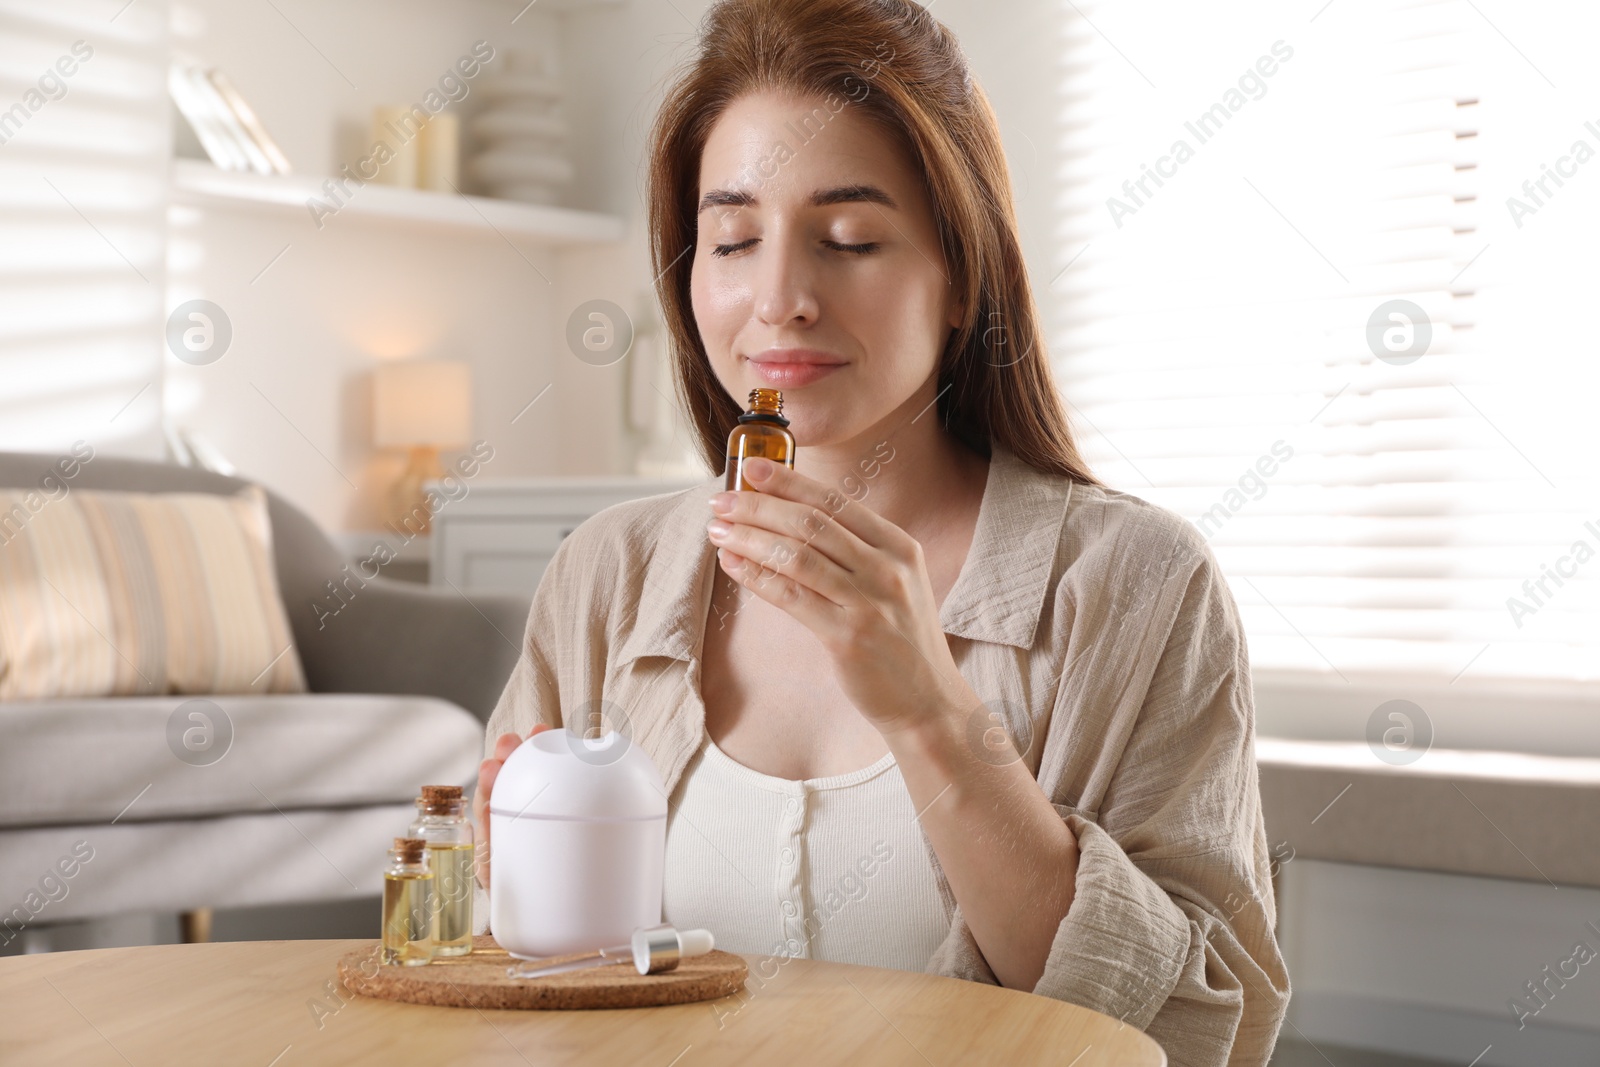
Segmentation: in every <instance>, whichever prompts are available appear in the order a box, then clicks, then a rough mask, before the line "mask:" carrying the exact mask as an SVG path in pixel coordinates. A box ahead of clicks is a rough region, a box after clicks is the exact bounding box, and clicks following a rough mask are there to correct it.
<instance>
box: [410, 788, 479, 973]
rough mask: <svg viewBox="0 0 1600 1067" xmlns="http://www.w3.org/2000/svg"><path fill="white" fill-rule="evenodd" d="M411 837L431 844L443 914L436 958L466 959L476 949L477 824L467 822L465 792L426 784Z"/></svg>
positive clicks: (437, 905) (435, 899)
mask: <svg viewBox="0 0 1600 1067" xmlns="http://www.w3.org/2000/svg"><path fill="white" fill-rule="evenodd" d="M410 836H412V837H415V838H421V839H422V840H424V841H426V842H427V843H428V856H429V859H428V865H429V869H430V870H432V872H433V906H434V908H435V910H436V911H437V912H438V913H439V915H438V928H437V930H436V931H435V934H436V935H437V940H436V943H435V946H434V955H436V956H465V955H467V954H468V953H470V952H471V951H472V895H473V889H474V888H475V887H476V885H477V880H476V878H475V877H474V870H473V867H474V864H473V852H474V850H473V832H472V820H470V819H468V818H467V814H466V798H465V796H464V795H463V790H462V788H461V787H460V786H458V785H425V786H423V787H422V793H421V795H420V796H418V797H417V817H416V819H415V820H414V821H413V822H412V823H411V832H410Z"/></svg>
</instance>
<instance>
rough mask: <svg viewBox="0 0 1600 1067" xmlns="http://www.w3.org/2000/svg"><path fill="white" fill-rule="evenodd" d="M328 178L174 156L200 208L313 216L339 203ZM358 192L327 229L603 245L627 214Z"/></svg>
mask: <svg viewBox="0 0 1600 1067" xmlns="http://www.w3.org/2000/svg"><path fill="white" fill-rule="evenodd" d="M325 181H327V179H326V178H311V177H306V176H303V175H298V174H288V175H284V174H252V173H244V172H239V171H226V170H219V169H217V168H216V167H215V166H213V165H212V164H210V163H206V162H202V161H200V160H194V159H175V160H173V161H172V200H173V202H174V203H179V204H189V205H194V206H198V207H244V208H251V207H253V208H261V209H267V210H273V211H280V212H294V213H298V215H299V217H300V218H301V219H303V220H305V221H306V222H307V223H311V222H313V216H312V212H311V209H310V208H309V207H308V206H307V204H308V203H309V202H310V201H312V200H317V201H320V202H321V203H323V204H326V205H329V206H333V201H332V200H331V199H330V197H329V195H328V192H327V191H326V190H325V189H324V188H323V183H324V182H325ZM350 188H351V192H352V195H350V196H348V197H346V198H345V202H344V205H343V206H342V207H340V208H339V209H338V210H337V212H336V213H334V214H324V215H322V216H321V222H322V225H323V226H324V227H327V226H335V225H338V224H339V223H340V222H343V221H345V220H346V219H382V220H385V221H389V222H398V223H401V224H404V225H414V226H442V227H447V228H451V229H458V230H478V231H482V232H484V233H493V232H498V233H501V234H504V235H506V236H515V237H527V238H534V239H536V240H538V241H541V242H543V243H544V244H547V245H551V246H557V247H559V246H564V245H585V244H603V243H606V242H610V241H618V240H621V239H622V234H623V224H622V220H621V219H620V218H618V217H616V216H615V215H602V214H599V213H597V212H593V211H575V210H573V209H571V208H564V207H546V206H545V205H542V204H523V203H519V202H517V201H514V200H494V199H491V198H488V197H482V196H456V195H453V194H449V193H435V192H431V191H428V190H425V189H401V188H397V187H395V186H389V185H377V184H375V183H372V182H368V183H367V184H366V185H362V186H359V187H357V186H355V185H354V184H351V185H350Z"/></svg>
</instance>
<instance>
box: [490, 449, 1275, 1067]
mask: <svg viewBox="0 0 1600 1067" xmlns="http://www.w3.org/2000/svg"><path fill="white" fill-rule="evenodd" d="M720 488H721V479H720V477H715V478H709V479H707V480H706V481H705V483H703V485H702V486H701V487H698V488H694V489H688V490H683V491H680V492H676V493H667V494H662V495H658V496H653V497H648V498H645V499H642V500H635V501H629V502H627V503H623V504H619V505H616V506H614V507H611V508H607V509H606V510H605V511H603V512H601V513H600V514H598V515H595V516H594V517H593V518H591V519H589V520H588V521H586V522H584V523H583V524H582V525H581V526H579V527H578V528H577V529H576V530H574V531H573V532H572V533H571V534H570V535H569V536H568V537H567V538H566V539H565V540H564V541H563V542H562V543H561V546H560V548H559V549H558V550H557V552H556V553H555V556H554V558H553V559H552V560H551V563H550V566H549V568H548V570H547V571H546V572H545V575H544V578H543V580H542V581H541V583H540V585H539V588H538V590H537V592H536V594H535V596H534V599H533V608H532V611H531V612H530V614H529V619H528V627H527V631H526V634H525V635H524V638H523V651H524V655H523V656H522V657H521V659H520V660H519V661H518V663H517V666H516V668H515V671H514V673H513V675H512V677H511V680H510V682H509V683H508V684H507V686H506V689H505V692H504V693H503V694H502V696H501V698H500V701H499V704H498V705H497V706H496V708H495V710H494V713H493V714H492V716H491V717H490V719H489V725H488V731H487V736H486V738H485V755H486V757H487V755H488V754H490V753H492V751H493V746H494V740H495V738H497V737H498V736H499V735H501V734H503V733H516V734H520V735H526V734H527V733H528V731H529V730H531V729H532V728H533V726H534V725H535V724H536V723H539V722H545V723H549V724H550V725H552V726H557V727H559V726H562V725H563V724H564V721H565V719H566V718H568V717H570V718H571V719H572V720H573V721H574V727H573V728H574V729H575V730H578V731H580V732H581V731H582V730H583V729H584V725H585V723H591V722H593V721H595V720H594V719H593V715H594V714H595V713H596V712H600V713H602V716H603V719H604V721H605V723H606V725H607V726H608V727H610V728H616V729H620V730H621V731H622V732H623V733H624V734H626V735H627V736H628V737H630V738H631V739H632V740H633V741H634V742H635V743H637V744H639V745H641V746H643V748H644V749H645V751H646V752H647V753H648V754H649V755H650V756H651V758H652V759H653V760H654V761H655V764H656V766H657V768H658V769H659V770H660V772H661V777H662V780H663V782H664V784H665V786H666V789H667V792H668V794H669V795H670V794H671V793H672V790H673V788H674V786H675V785H676V783H677V781H678V778H679V776H680V774H681V773H682V772H683V769H684V766H685V764H686V763H687V762H688V760H689V758H690V757H691V756H692V755H693V753H694V752H695V750H696V748H697V746H698V745H699V743H700V740H701V737H702V736H703V731H704V728H705V727H704V724H705V705H704V704H703V703H702V700H701V696H700V692H701V676H702V675H701V665H700V659H699V656H700V650H701V648H702V647H703V645H702V640H701V638H702V635H703V633H704V629H705V626H706V624H707V616H708V614H709V610H710V602H711V601H710V597H711V591H712V582H713V579H714V578H715V576H716V573H717V570H716V562H715V549H714V547H713V546H712V545H711V543H710V542H709V541H708V540H707V538H706V533H705V524H706V522H707V520H708V519H709V518H710V509H709V508H708V506H707V501H708V499H709V498H710V496H711V495H712V494H713V493H714V492H716V491H717V490H719V489H720ZM939 621H940V623H941V625H942V626H943V628H944V631H945V633H946V635H947V636H948V640H949V643H950V650H951V653H952V655H953V656H954V658H955V662H956V664H957V666H958V667H959V668H960V670H961V673H962V676H963V677H964V678H965V679H966V680H967V683H968V684H969V685H971V686H972V688H973V690H974V691H975V692H976V693H977V694H978V695H979V696H980V697H981V698H982V699H983V700H984V701H985V702H986V705H987V708H988V710H989V711H990V712H993V713H996V714H998V715H1000V716H1001V717H1002V718H1003V719H1004V721H1005V725H1006V731H1007V733H1008V734H1009V735H1010V736H1011V738H1012V739H1013V741H1014V743H1015V745H1016V747H1017V749H1018V751H1021V752H1024V755H1023V759H1024V761H1025V762H1026V764H1027V766H1028V769H1029V770H1030V771H1031V772H1032V773H1033V776H1034V778H1035V779H1036V780H1037V781H1038V783H1039V788H1040V789H1041V790H1042V791H1043V792H1044V794H1045V796H1046V797H1047V798H1048V799H1049V801H1050V803H1051V804H1052V805H1053V806H1054V807H1055V809H1056V811H1057V812H1058V813H1059V814H1060V815H1061V817H1062V819H1064V820H1065V821H1066V824H1067V825H1068V826H1069V827H1070V828H1071V829H1072V832H1073V833H1074V834H1075V835H1076V837H1077V840H1078V847H1079V850H1080V860H1079V866H1078V874H1077V883H1076V886H1075V895H1074V897H1073V900H1072V904H1071V907H1070V908H1069V909H1068V911H1067V914H1066V917H1065V918H1063V919H1062V920H1061V923H1060V925H1059V927H1058V928H1057V930H1056V933H1055V937H1054V939H1053V940H1052V942H1051V945H1050V950H1049V956H1048V959H1047V962H1046V964H1045V969H1044V974H1043V975H1042V977H1040V979H1039V982H1038V984H1037V985H1036V986H1034V988H1033V992H1034V993H1036V994H1040V995H1042V996H1048V997H1055V998H1057V999H1060V1000H1064V1001H1070V1002H1072V1003H1074V1004H1081V1005H1083V1006H1085V1007H1088V1008H1092V1009H1094V1010H1096V1011H1099V1012H1103V1013H1105V1014H1107V1015H1110V1016H1113V1017H1115V1018H1118V1019H1121V1020H1123V1021H1125V1022H1126V1023H1128V1024H1129V1025H1131V1026H1135V1027H1138V1028H1139V1029H1141V1030H1143V1031H1144V1032H1145V1033H1147V1034H1149V1035H1150V1036H1151V1037H1152V1038H1154V1039H1155V1040H1156V1041H1157V1042H1159V1043H1160V1044H1161V1046H1162V1047H1163V1048H1164V1049H1165V1050H1166V1052H1167V1056H1168V1058H1169V1061H1170V1063H1171V1064H1173V1065H1174V1067H1222V1065H1225V1064H1226V1065H1235V1067H1245V1065H1251V1067H1259V1065H1263V1064H1265V1063H1266V1062H1267V1061H1268V1058H1269V1057H1270V1055H1271V1052H1272V1048H1273V1044H1274V1042H1275V1041H1276V1038H1277V1034H1278V1029H1279V1027H1280V1026H1281V1025H1282V1023H1283V1018H1284V1012H1285V1010H1286V1008H1287V1006H1288V1001H1289V976H1288V973H1287V971H1286V970H1285V967H1284V962H1283V957H1282V956H1281V955H1280V953H1279V950H1278V944H1277V941H1276V939H1275V937H1274V935H1273V926H1274V918H1275V910H1276V909H1275V905H1274V901H1273V897H1272V883H1271V878H1270V857H1269V855H1268V849H1267V840H1266V833H1265V829H1264V827H1263V823H1262V818H1261V808H1260V794H1259V790H1258V786H1257V774H1256V765H1255V751H1254V726H1255V708H1254V704H1253V702H1252V696H1251V687H1250V668H1249V659H1248V655H1247V650H1246V647H1245V639H1244V634H1243V632H1242V630H1241V628H1240V624H1239V616H1238V610H1237V607H1236V605H1235V603H1234V600H1233V597H1232V594H1231V593H1230V592H1229V590H1228V586H1227V583H1226V581H1225V579H1224V578H1223V576H1222V574H1221V572H1220V570H1219V569H1218V566H1217V563H1216V560H1215V558H1214V557H1213V555H1212V554H1211V551H1210V549H1209V548H1208V547H1207V545H1206V543H1205V540H1204V538H1202V537H1201V535H1200V533H1199V532H1198V531H1197V530H1196V529H1195V528H1194V526H1193V525H1192V524H1191V523H1189V522H1187V521H1185V520H1184V519H1182V518H1181V517H1179V516H1177V515H1175V514H1174V513H1172V512H1170V511H1167V510H1165V509H1163V508H1160V507H1157V506H1156V505H1154V504H1150V503H1148V502H1146V501H1144V500H1141V499H1139V498H1137V497H1134V496H1129V495H1127V494H1125V493H1120V492H1115V491H1112V490H1108V489H1102V488H1098V487H1094V486H1086V485H1081V484H1075V483H1073V482H1071V481H1069V480H1068V479H1065V478H1062V477H1060V476H1057V475H1052V474H1046V473H1042V472H1040V471H1037V470H1035V469H1034V468H1032V467H1029V466H1028V465H1026V464H1025V463H1023V462H1022V461H1021V460H1019V459H1018V458H1017V457H1016V456H1015V455H1013V454H1012V453H1011V452H1009V451H1007V450H1006V449H1004V448H1003V447H1000V446H996V447H995V448H994V450H993V455H992V457H991V463H990V468H989V476H988V481H987V484H986V486H985V488H984V494H983V500H982V504H981V506H980V508H979V512H978V521H977V526H976V529H975V531H974V535H973V540H972V545H971V548H970V550H969V553H968V557H967V560H966V563H965V565H964V566H963V567H962V569H961V572H960V575H959V576H958V578H957V580H956V583H955V585H954V586H953V587H952V588H951V590H950V592H949V594H948V595H947V596H946V598H945V600H944V603H943V604H942V605H941V607H940V612H939ZM601 701H604V703H600V702H601ZM974 722H975V723H976V724H977V726H976V728H975V733H976V735H977V736H980V737H981V735H982V727H983V726H984V725H988V723H987V722H986V721H984V720H983V719H981V718H979V717H975V719H974ZM922 837H923V844H924V847H926V848H927V849H928V852H929V856H930V858H931V860H932V864H933V867H934V870H935V871H936V872H937V875H938V884H939V891H940V893H941V895H942V896H943V897H944V899H945V901H946V903H947V905H950V906H952V907H953V908H954V911H953V923H952V926H951V930H950V933H949V935H948V936H947V937H946V938H945V940H944V941H943V943H942V944H941V945H940V946H939V948H938V950H937V951H936V952H935V953H934V954H933V957H932V959H931V960H930V961H929V963H928V966H927V968H926V969H927V971H928V972H930V973H933V974H941V975H948V976H951V977H955V978H964V979H967V980H970V981H975V982H987V983H989V984H991V985H997V984H999V983H998V981H997V979H996V978H995V976H994V973H993V972H992V971H991V970H990V968H989V965H988V963H987V962H986V961H985V960H984V957H983V953H982V952H981V951H980V949H979V947H978V945H977V942H976V941H975V940H974V938H973V935H972V932H971V930H970V929H969V928H968V926H967V924H966V922H965V920H964V919H963V918H962V915H961V909H960V907H959V905H957V904H955V901H954V898H953V896H952V894H951V891H950V887H949V882H948V880H947V879H946V877H945V875H944V872H943V870H942V869H941V868H940V866H939V861H938V857H937V855H936V854H934V852H933V849H932V846H931V845H930V844H929V843H928V842H927V837H926V835H925V834H924V835H922ZM478 905H479V915H480V918H479V920H478V924H477V925H478V927H479V929H480V931H481V930H487V928H488V927H487V925H486V923H487V914H488V908H487V899H486V895H485V894H484V893H483V891H482V887H480V888H479V895H478ZM1063 1052H1064V1053H1066V1054H1067V1058H1070V1055H1071V1050H1063Z"/></svg>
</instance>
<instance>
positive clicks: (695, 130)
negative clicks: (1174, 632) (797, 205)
mask: <svg viewBox="0 0 1600 1067" xmlns="http://www.w3.org/2000/svg"><path fill="white" fill-rule="evenodd" d="M760 91H788V92H790V93H794V94H798V95H803V96H810V97H824V98H835V99H836V98H838V97H840V96H843V97H845V98H846V99H848V100H849V101H851V102H852V103H853V104H854V105H855V106H857V107H861V108H863V109H865V110H864V112H863V113H864V114H865V115H866V116H868V117H869V118H872V119H875V120H876V121H877V122H878V123H879V124H880V125H881V126H883V128H884V129H885V130H887V131H888V132H889V133H890V134H891V136H893V137H895V138H896V140H898V142H899V143H900V144H901V146H902V147H903V148H904V149H905V150H906V151H907V153H908V155H909V157H910V159H911V161H912V164H913V166H914V167H915V168H917V169H919V170H920V171H921V172H922V173H923V174H925V175H926V182H927V190H928V195H929V199H930V200H931V202H932V204H933V210H934V216H935V220H936V222H937V225H938V230H939V239H940V243H941V245H942V247H943V249H944V254H945V261H946V262H947V263H949V264H950V265H951V268H952V272H953V274H954V276H955V277H954V278H953V279H952V281H953V284H955V285H957V286H958V291H960V292H961V293H963V294H964V295H965V300H964V304H963V306H964V308H965V317H964V321H963V322H962V324H961V325H960V327H958V328H957V329H956V330H954V331H952V333H951V335H950V340H949V342H948V343H947V344H946V346H945V350H944V352H943V353H942V355H941V356H940V361H939V372H938V373H939V377H938V387H939V399H938V413H939V418H940V421H941V422H942V423H943V425H944V426H945V427H946V428H947V429H948V430H949V431H950V432H951V433H953V434H955V435H956V436H957V437H958V438H959V439H960V440H962V441H963V442H965V443H966V444H967V445H968V446H969V447H971V448H972V449H973V450H974V451H976V452H978V453H979V454H980V455H989V454H990V448H991V443H992V442H996V441H998V442H1000V443H1001V444H1002V445H1004V446H1005V447H1007V448H1008V449H1010V450H1011V451H1012V452H1014V453H1015V454H1016V455H1017V457H1018V458H1020V459H1021V460H1022V461H1023V462H1025V463H1028V464H1030V465H1031V466H1033V467H1035V468H1037V469H1039V470H1042V471H1046V472H1049V473H1054V474H1060V475H1064V476H1066V477H1068V478H1071V479H1073V480H1074V481H1079V482H1087V483H1091V484H1099V480H1098V479H1097V478H1095V477H1094V475H1093V474H1091V473H1090V472H1089V468H1088V466H1087V464H1085V463H1084V461H1083V458H1082V456H1081V455H1079V453H1078V448H1077V445H1076V444H1075V443H1074V441H1073V439H1072V431H1071V429H1070V427H1069V426H1068V423H1067V418H1066V413H1065V412H1064V411H1063V409H1062V406H1061V399H1060V397H1059V396H1058V395H1057V393H1056V387H1055V380H1054V377H1053V376H1052V374H1051V372H1050V364H1049V360H1048V358H1047V357H1046V354H1045V350H1044V343H1043V338H1042V337H1041V335H1040V334H1041V331H1040V326H1039V315H1038V309H1037V308H1036V307H1035V305H1034V302H1033V294H1032V292H1031V291H1030V290H1029V287H1028V276H1027V270H1026V268H1025V266H1024V263H1023V258H1022V248H1021V244H1020V242H1019V241H1018V240H1017V222H1016V212H1015V209H1014V207H1013V205H1012V200H1011V179H1010V174H1009V172H1008V171H1007V168H1006V161H1005V154H1004V152H1003V151H1002V149H1001V145H1000V131H999V127H998V125H997V124H996V122H995V117H994V112H993V110H992V109H991V108H990V106H989V101H988V98H987V97H986V96H985V95H984V93H983V90H982V89H981V88H979V86H978V83H977V81H976V80H974V79H973V77H972V75H971V73H970V72H969V70H968V69H967V61H966V57H965V56H964V55H963V54H962V52H961V46H960V45H959V44H958V43H957V42H956V39H955V37H954V35H952V34H951V33H950V31H949V30H948V29H946V28H945V27H944V25H943V24H941V23H940V22H938V21H937V20H935V19H934V18H933V17H932V16H931V15H929V14H928V13H927V12H926V11H925V10H924V9H923V8H922V7H921V6H920V5H918V4H916V3H914V2H913V0H720V2H718V3H716V4H714V5H713V6H712V7H711V9H710V10H709V11H708V12H707V13H706V16H705V28H704V32H703V33H702V35H701V40H700V49H699V52H698V54H697V55H696V56H695V57H694V58H693V59H692V60H690V61H689V63H688V65H687V68H686V69H685V70H683V71H682V72H681V73H680V74H679V76H678V78H677V79H676V81H675V82H674V83H673V84H672V85H671V86H670V87H669V89H668V90H667V93H666V96H665V99H664V100H663V101H662V104H661V109H660V111H659V112H658V114H657V117H656V121H655V127H654V129H653V131H652V134H651V142H650V181H649V192H648V197H649V203H650V208H649V225H650V253H651V259H652V261H653V263H654V270H655V273H656V290H657V295H658V296H659V298H660V301H661V307H662V311H663V313H664V315H665V318H666V325H667V330H668V333H669V335H670V336H671V343H672V357H673V366H674V371H675V376H676V378H677V388H678V393H679V399H680V400H681V401H682V402H683V404H684V405H685V407H686V408H687V410H688V412H689V416H690V419H691V420H692V422H693V425H694V426H695V428H696V430H697V432H698V435H699V438H700V441H699V444H700V452H701V454H702V456H704V458H705V460H706V463H707V466H708V467H709V469H711V470H712V471H720V470H721V469H722V465H723V451H724V448H725V447H726V443H727V436H728V431H729V429H730V428H731V427H732V426H733V424H734V421H735V419H737V417H738V416H739V414H740V411H741V410H742V409H741V407H740V406H739V404H738V403H737V402H736V401H735V400H734V399H733V398H732V397H730V396H729V395H728V393H727V391H726V390H724V389H723V388H722V385H721V383H720V382H719V381H718V380H717V378H716V375H715V374H714V372H713V371H712V369H711V363H710V360H709V359H708V358H707V356H706V351H705V345H704V343H703V342H702V341H701V338H700V331H699V329H698V328H697V327H696V325H695V321H694V313H693V310H692V306H691V304H690V296H689V279H690V273H691V269H692V267H693V255H692V254H691V252H690V250H691V249H692V248H693V247H694V244H695V241H696V236H697V220H696V209H697V200H698V197H699V188H698V184H699V172H700V156H701V153H702V152H703V150H704V148H705V144H706V140H707V138H708V137H709V135H710V132H711V128H712V126H713V125H715V123H716V121H717V119H718V118H719V117H720V116H721V114H722V113H723V111H724V110H725V109H726V108H727V107H728V105H729V104H730V103H732V102H733V101H734V100H735V99H737V98H738V97H740V96H743V95H745V94H747V93H750V92H760ZM1019 352H1020V353H1021V354H1020V355H1017V354H1016V353H1019Z"/></svg>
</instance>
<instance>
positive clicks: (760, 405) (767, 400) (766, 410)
mask: <svg viewBox="0 0 1600 1067" xmlns="http://www.w3.org/2000/svg"><path fill="white" fill-rule="evenodd" d="M750 410H751V411H752V412H756V413H759V414H762V415H782V414H783V393H782V392H780V391H779V390H777V389H752V390H750Z"/></svg>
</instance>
